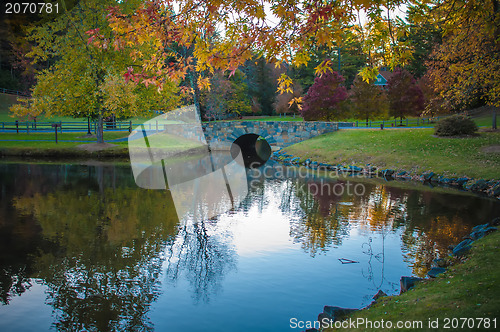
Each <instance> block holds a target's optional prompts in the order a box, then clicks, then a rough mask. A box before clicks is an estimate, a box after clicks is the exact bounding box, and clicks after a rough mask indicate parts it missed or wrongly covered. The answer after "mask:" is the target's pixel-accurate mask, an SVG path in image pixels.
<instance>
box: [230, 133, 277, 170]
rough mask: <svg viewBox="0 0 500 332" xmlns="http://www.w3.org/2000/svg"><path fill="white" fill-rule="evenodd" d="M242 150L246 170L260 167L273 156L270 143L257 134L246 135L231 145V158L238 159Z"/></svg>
mask: <svg viewBox="0 0 500 332" xmlns="http://www.w3.org/2000/svg"><path fill="white" fill-rule="evenodd" d="M240 150H241V154H242V156H243V162H244V163H245V167H246V168H256V167H260V166H262V165H264V164H265V163H266V161H267V160H268V159H269V157H270V156H271V146H270V145H269V143H267V141H266V140H265V139H264V138H263V137H262V136H259V135H256V134H245V135H242V136H240V137H238V138H237V139H236V140H235V141H234V142H233V145H231V156H232V157H233V158H236V156H237V155H238V153H239V151H240Z"/></svg>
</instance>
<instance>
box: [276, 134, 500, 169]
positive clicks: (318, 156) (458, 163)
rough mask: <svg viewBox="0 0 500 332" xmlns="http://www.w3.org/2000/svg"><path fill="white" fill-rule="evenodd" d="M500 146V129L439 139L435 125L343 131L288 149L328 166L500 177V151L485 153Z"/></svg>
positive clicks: (296, 154) (291, 152)
mask: <svg viewBox="0 0 500 332" xmlns="http://www.w3.org/2000/svg"><path fill="white" fill-rule="evenodd" d="M491 145H500V132H491V133H486V132H483V133H481V134H480V136H478V137H471V138H437V137H433V129H398V130H380V129H366V130H361V129H358V130H340V131H337V132H334V133H329V134H326V135H321V136H317V137H315V138H312V139H310V140H307V141H304V142H301V143H298V144H295V145H292V146H290V147H287V148H286V149H285V151H286V152H288V153H290V154H292V155H294V156H298V157H302V158H304V159H305V158H310V159H312V160H315V161H318V162H324V163H329V164H345V165H356V166H364V165H366V164H368V163H370V164H372V165H374V166H378V167H383V168H392V169H404V170H408V171H412V172H415V173H422V172H425V171H433V172H434V173H437V174H443V175H448V176H451V175H454V176H468V177H472V178H485V179H499V178H500V168H499V167H498V165H500V153H498V152H484V151H483V149H484V148H485V147H487V146H491Z"/></svg>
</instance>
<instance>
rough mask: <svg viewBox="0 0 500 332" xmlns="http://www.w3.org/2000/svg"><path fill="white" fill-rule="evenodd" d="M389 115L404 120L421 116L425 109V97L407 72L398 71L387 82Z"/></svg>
mask: <svg viewBox="0 0 500 332" xmlns="http://www.w3.org/2000/svg"><path fill="white" fill-rule="evenodd" d="M387 97H388V99H389V114H390V115H391V116H393V117H394V118H399V120H400V124H401V125H402V124H403V119H404V118H405V117H407V116H411V115H419V114H420V113H421V112H422V111H423V109H424V95H423V93H422V90H421V89H420V87H419V86H418V84H417V82H416V81H415V78H413V75H412V74H410V73H409V72H408V71H407V70H404V69H396V70H395V71H394V75H393V76H391V78H389V80H388V82H387Z"/></svg>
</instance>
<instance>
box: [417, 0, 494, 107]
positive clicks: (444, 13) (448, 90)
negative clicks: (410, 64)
mask: <svg viewBox="0 0 500 332" xmlns="http://www.w3.org/2000/svg"><path fill="white" fill-rule="evenodd" d="M428 13H429V14H432V15H431V17H435V18H436V20H439V22H438V23H439V24H441V28H442V30H443V43H442V44H440V45H436V47H435V48H434V52H433V53H432V54H431V56H430V59H429V61H428V62H427V65H428V66H429V75H430V77H431V80H432V81H433V84H434V87H435V89H436V90H437V91H438V92H439V98H441V99H442V100H444V101H446V105H445V106H446V108H447V109H449V110H454V111H460V110H464V109H466V108H468V107H472V106H476V105H481V104H488V105H492V106H500V38H499V37H500V2H499V1H498V0H489V1H478V0H472V1H464V0H459V1H443V3H442V4H440V6H438V7H436V8H428Z"/></svg>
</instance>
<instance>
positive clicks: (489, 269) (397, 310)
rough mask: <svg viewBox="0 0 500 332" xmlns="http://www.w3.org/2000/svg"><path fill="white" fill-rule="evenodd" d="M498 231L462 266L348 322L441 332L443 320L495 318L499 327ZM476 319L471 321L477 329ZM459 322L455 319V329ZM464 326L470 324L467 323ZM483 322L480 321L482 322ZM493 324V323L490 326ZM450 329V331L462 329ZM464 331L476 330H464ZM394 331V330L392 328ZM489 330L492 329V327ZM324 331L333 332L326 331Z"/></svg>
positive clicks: (385, 300)
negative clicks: (411, 325)
mask: <svg viewBox="0 0 500 332" xmlns="http://www.w3.org/2000/svg"><path fill="white" fill-rule="evenodd" d="M499 248H500V232H498V231H497V232H494V233H493V234H491V235H488V236H486V237H485V238H483V239H481V240H478V241H476V242H475V243H474V245H473V249H472V250H471V252H470V253H469V255H468V259H467V260H466V261H465V262H464V263H459V264H455V265H453V266H452V267H450V268H449V269H448V271H447V272H446V273H444V274H442V275H440V276H439V277H438V278H437V279H436V280H429V281H425V282H422V283H420V284H417V286H416V287H415V288H414V289H412V290H410V291H408V292H406V293H404V294H402V295H400V296H390V297H384V298H381V299H379V301H378V302H377V303H376V304H375V305H373V306H371V307H370V308H369V309H367V310H362V311H359V312H357V313H355V314H354V315H353V316H351V319H353V320H356V319H365V320H370V321H379V322H380V320H381V319H383V320H384V321H391V322H392V323H393V324H394V326H396V323H397V322H398V321H422V322H423V328H415V329H404V331H429V330H433V331H438V330H439V331H441V330H446V329H445V328H444V323H445V318H448V319H452V318H457V319H460V318H490V319H494V318H496V320H497V321H496V326H497V327H498V326H499V324H500V321H499V320H500V288H499V287H498V285H499V283H500V274H499V273H497V272H498V271H500V260H499V259H498V252H499ZM429 319H431V321H435V320H436V319H438V320H439V328H438V329H430V328H429V327H428V323H429ZM478 322H479V320H477V319H476V320H475V321H474V323H475V325H474V326H475V327H477V326H478V325H477V324H478ZM462 323H463V322H462V321H460V320H459V324H460V325H459V327H460V326H461V324H462ZM468 323H471V321H469V322H468ZM483 323H484V322H483ZM491 324H493V323H491ZM451 327H452V326H451V324H450V328H449V329H448V330H450V331H456V330H462V329H460V328H458V329H457V328H451ZM465 327H466V329H465V330H470V331H472V330H479V329H477V328H472V329H469V328H467V323H466V325H465ZM341 330H342V331H360V330H363V331H380V330H381V329H380V328H379V329H370V328H361V329H359V328H358V329H341ZM395 330H397V329H395ZM487 330H490V331H493V330H495V329H494V328H493V325H491V326H490V328H489V329H487ZM326 331H336V330H335V329H327V330H326Z"/></svg>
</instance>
